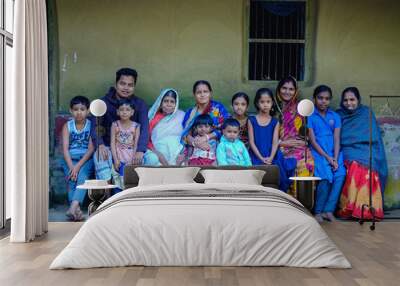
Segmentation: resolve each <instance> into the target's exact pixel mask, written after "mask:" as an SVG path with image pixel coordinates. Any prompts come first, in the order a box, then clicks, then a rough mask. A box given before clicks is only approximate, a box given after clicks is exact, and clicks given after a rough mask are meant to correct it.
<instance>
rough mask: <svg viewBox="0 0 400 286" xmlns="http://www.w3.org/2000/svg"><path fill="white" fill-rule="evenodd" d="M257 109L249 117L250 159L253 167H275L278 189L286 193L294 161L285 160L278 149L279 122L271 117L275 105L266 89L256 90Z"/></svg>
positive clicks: (293, 168)
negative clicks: (277, 175)
mask: <svg viewBox="0 0 400 286" xmlns="http://www.w3.org/2000/svg"><path fill="white" fill-rule="evenodd" d="M254 106H255V108H256V109H257V115H256V116H250V117H249V122H248V124H249V126H248V128H249V145H250V158H251V161H252V163H253V165H264V164H266V165H271V164H274V165H277V166H278V167H279V172H280V182H279V189H280V190H282V191H284V192H287V190H288V188H289V186H290V184H291V181H290V180H289V177H290V176H293V175H294V170H295V168H296V163H297V162H296V159H294V158H288V159H285V158H284V157H283V155H282V153H281V152H280V150H279V149H278V143H279V122H278V120H277V119H276V118H274V117H272V116H273V115H274V113H275V110H276V108H275V103H274V100H273V94H272V91H271V90H270V89H268V88H261V89H259V90H257V93H256V97H255V98H254Z"/></svg>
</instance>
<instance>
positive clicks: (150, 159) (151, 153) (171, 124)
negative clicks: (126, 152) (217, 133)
mask: <svg viewBox="0 0 400 286" xmlns="http://www.w3.org/2000/svg"><path fill="white" fill-rule="evenodd" d="M178 108H179V95H178V92H177V91H176V90H174V89H172V88H167V89H164V90H162V91H161V93H160V95H159V97H158V98H157V100H156V102H155V103H154V104H153V106H152V107H151V108H150V110H149V113H148V115H149V136H150V139H149V144H148V145H147V151H146V153H145V155H144V164H145V165H152V166H159V165H176V159H177V158H178V156H179V154H180V152H181V151H182V149H183V145H182V144H181V142H180V140H181V136H182V131H183V130H182V121H183V117H184V116H185V113H184V112H183V111H182V110H179V109H178Z"/></svg>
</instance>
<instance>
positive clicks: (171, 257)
mask: <svg viewBox="0 0 400 286" xmlns="http://www.w3.org/2000/svg"><path fill="white" fill-rule="evenodd" d="M172 190H182V191H191V192H203V193H204V192H208V191H210V192H215V191H220V192H224V191H245V192H246V191H248V192H249V194H251V191H263V192H266V194H268V195H269V196H271V198H272V199H263V198H252V197H251V196H249V198H246V197H240V198H237V197H235V196H232V197H190V196H182V197H179V196H178V197H172V198H168V197H167V198H139V199H129V198H130V196H135V195H137V194H138V193H137V192H146V191H153V192H154V191H159V192H163V191H172ZM140 194H145V193H140ZM124 198H125V199H124ZM274 198H277V199H274ZM285 201H286V202H289V203H284V202H285ZM290 202H291V203H292V204H291V203H290ZM293 203H294V204H296V205H293ZM299 205H300V203H298V202H297V201H296V200H295V199H293V198H292V197H290V196H289V195H287V194H285V193H283V192H281V191H279V190H276V189H273V188H266V187H262V186H254V185H238V184H235V185H232V184H180V185H164V186H142V187H135V188H131V189H128V190H125V191H124V192H121V193H119V194H117V195H115V196H113V197H111V198H110V199H109V200H107V201H106V202H104V203H103V204H102V205H101V206H100V207H99V209H98V211H99V212H98V213H97V214H95V215H94V216H92V217H90V218H89V219H88V221H87V222H86V223H85V224H84V225H83V226H82V227H81V229H80V230H79V232H78V233H77V234H76V235H75V237H74V238H73V239H72V241H71V242H70V243H69V244H68V245H67V247H65V249H64V250H63V251H62V252H61V253H60V254H59V255H58V256H57V257H56V259H55V260H54V261H53V262H52V264H51V265H50V269H64V268H91V267H113V266H128V265H145V266H293V267H331V268H350V267H351V265H350V263H349V262H348V261H347V259H346V258H345V256H344V255H343V253H342V252H341V251H340V250H339V249H338V248H337V247H336V245H335V244H334V243H333V242H332V241H331V239H330V238H329V237H328V236H327V234H326V233H325V231H324V230H323V229H322V228H321V227H320V225H319V224H318V223H317V222H316V221H315V220H314V218H313V217H312V216H310V215H309V214H307V213H306V212H304V211H303V210H302V208H301V207H299Z"/></svg>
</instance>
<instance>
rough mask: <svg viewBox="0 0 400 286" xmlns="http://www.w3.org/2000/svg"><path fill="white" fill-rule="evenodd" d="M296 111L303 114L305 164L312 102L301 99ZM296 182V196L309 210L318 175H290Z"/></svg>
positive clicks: (312, 107) (312, 110)
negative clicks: (308, 120) (308, 121)
mask: <svg viewBox="0 0 400 286" xmlns="http://www.w3.org/2000/svg"><path fill="white" fill-rule="evenodd" d="M297 112H298V113H299V114H300V115H301V116H303V132H304V143H305V145H306V148H304V162H305V164H307V145H308V140H307V117H308V116H310V115H311V114H313V113H314V103H313V102H312V101H311V100H309V99H303V100H301V101H300V102H299V103H298V105H297ZM290 179H291V180H294V181H295V183H296V198H297V199H298V200H299V201H300V202H301V203H302V204H303V205H304V206H305V207H306V208H307V209H309V210H310V211H312V209H313V207H314V182H315V181H319V180H320V179H321V178H319V177H311V176H308V177H298V176H296V177H290Z"/></svg>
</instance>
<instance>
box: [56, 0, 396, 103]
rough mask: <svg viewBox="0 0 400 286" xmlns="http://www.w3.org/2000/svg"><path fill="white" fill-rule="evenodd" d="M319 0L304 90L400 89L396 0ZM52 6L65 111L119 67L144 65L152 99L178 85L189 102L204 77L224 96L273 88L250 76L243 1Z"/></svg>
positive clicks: (122, 0) (141, 87) (93, 93)
mask: <svg viewBox="0 0 400 286" xmlns="http://www.w3.org/2000/svg"><path fill="white" fill-rule="evenodd" d="M314 3H315V4H316V6H315V7H316V15H317V17H316V18H315V19H313V20H312V23H311V24H315V25H316V26H315V27H316V28H315V35H314V36H315V46H314V47H313V53H314V65H313V66H314V70H313V73H312V79H313V80H312V81H311V82H309V83H307V84H303V87H302V92H303V95H304V96H305V97H309V96H311V92H312V88H313V87H315V86H316V85H317V84H321V83H324V84H328V85H330V86H331V87H332V88H333V90H334V93H335V95H339V93H340V91H341V90H342V89H343V88H344V87H346V86H348V85H355V86H358V87H359V88H360V90H361V92H362V94H363V95H364V96H366V95H368V94H382V95H383V94H398V95H400V83H399V80H398V78H399V76H398V74H399V72H398V70H399V66H400V48H399V47H400V37H399V30H400V17H399V11H400V1H396V0H380V1H379V0H351V1H347V0H320V1H315V2H314ZM56 6H57V17H58V19H57V20H58V39H59V61H60V62H59V68H60V76H59V78H60V81H59V83H58V85H59V87H58V89H57V90H58V91H59V92H58V94H56V95H54V96H56V97H58V102H59V104H58V106H57V109H58V110H59V111H62V110H64V111H66V110H67V109H68V102H69V100H70V98H71V97H72V96H74V95H76V94H82V95H86V96H88V97H90V98H91V99H94V98H97V97H100V96H102V95H103V94H104V93H105V91H106V90H107V88H108V86H110V85H113V84H114V76H115V75H114V74H115V71H116V70H117V69H118V68H119V67H122V66H131V67H134V68H136V69H137V70H138V72H139V81H138V85H137V92H136V93H137V95H138V96H140V97H142V98H144V99H145V100H146V101H147V102H148V103H151V102H152V100H153V99H154V98H155V97H156V96H157V95H158V94H159V91H160V89H162V88H164V87H173V88H176V89H178V91H180V92H181V94H182V95H183V97H184V100H183V107H184V108H186V107H188V106H189V105H190V104H191V100H192V95H191V88H192V84H193V82H194V81H195V80H198V79H207V80H209V81H210V82H211V83H212V85H213V88H214V91H215V92H214V94H215V98H216V99H217V100H221V101H222V102H223V103H225V104H229V102H230V97H231V96H232V94H233V93H234V92H236V91H239V90H243V91H246V92H248V93H249V94H250V95H251V96H252V97H253V96H254V93H255V90H256V89H257V88H258V87H261V86H267V87H271V88H274V87H275V83H268V82H246V81H244V74H243V71H244V68H243V67H244V62H245V60H246V59H244V58H243V54H244V52H243V51H244V48H245V46H244V43H245V39H244V38H243V35H244V27H245V24H244V23H245V18H244V15H245V12H244V11H245V10H244V9H245V1H243V0H218V1H216V0H200V1H199V0H196V1H195V0H147V1H143V0H130V1H127V0H108V1H107V0H102V1H97V0H56ZM74 52H76V54H77V58H76V63H74V61H73V60H74V57H73V53H74ZM65 55H68V56H67V61H66V70H65V71H62V67H63V63H64V57H65ZM53 84H57V83H53ZM365 99H366V97H365ZM336 103H337V99H336V101H335V104H336Z"/></svg>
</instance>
